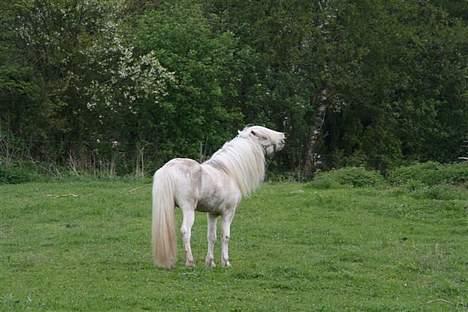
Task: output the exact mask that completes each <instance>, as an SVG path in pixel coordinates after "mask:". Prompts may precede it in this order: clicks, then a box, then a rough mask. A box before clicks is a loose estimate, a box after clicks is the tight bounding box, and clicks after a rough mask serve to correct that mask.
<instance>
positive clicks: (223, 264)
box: [221, 261, 231, 268]
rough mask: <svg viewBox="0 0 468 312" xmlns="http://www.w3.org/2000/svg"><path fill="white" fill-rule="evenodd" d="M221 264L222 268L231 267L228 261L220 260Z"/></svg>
mask: <svg viewBox="0 0 468 312" xmlns="http://www.w3.org/2000/svg"><path fill="white" fill-rule="evenodd" d="M221 266H222V267H223V268H230V267H231V263H230V262H229V261H221Z"/></svg>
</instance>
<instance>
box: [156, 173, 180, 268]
mask: <svg viewBox="0 0 468 312" xmlns="http://www.w3.org/2000/svg"><path fill="white" fill-rule="evenodd" d="M175 227H176V225H175V199H174V183H173V180H172V177H171V175H170V173H169V172H168V171H167V170H165V169H164V168H161V169H159V170H158V171H156V173H155V174H154V177H153V221H152V246H153V261H154V264H155V265H156V266H158V267H162V268H166V269H170V268H172V267H174V266H175V263H176V232H175Z"/></svg>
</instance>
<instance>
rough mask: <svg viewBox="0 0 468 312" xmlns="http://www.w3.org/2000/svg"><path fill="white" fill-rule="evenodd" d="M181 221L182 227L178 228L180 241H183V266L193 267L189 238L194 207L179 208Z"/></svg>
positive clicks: (193, 219)
mask: <svg viewBox="0 0 468 312" xmlns="http://www.w3.org/2000/svg"><path fill="white" fill-rule="evenodd" d="M181 209H182V214H183V220H182V226H181V227H180V232H181V233H182V239H183V241H184V249H185V265H186V266H188V267H193V266H195V262H194V260H193V255H192V248H191V247H190V237H191V235H192V226H193V222H194V221H195V210H194V207H192V206H190V205H184V206H182V207H181Z"/></svg>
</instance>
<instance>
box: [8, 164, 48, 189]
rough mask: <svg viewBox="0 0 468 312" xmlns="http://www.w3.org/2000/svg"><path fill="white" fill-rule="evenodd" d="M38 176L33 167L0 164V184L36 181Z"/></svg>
mask: <svg viewBox="0 0 468 312" xmlns="http://www.w3.org/2000/svg"><path fill="white" fill-rule="evenodd" d="M39 178H40V174H39V173H38V172H37V168H36V167H35V166H27V165H25V164H23V165H22V166H19V165H8V166H7V165H5V164H3V163H2V162H0V184H20V183H26V182H32V181H37V180H39Z"/></svg>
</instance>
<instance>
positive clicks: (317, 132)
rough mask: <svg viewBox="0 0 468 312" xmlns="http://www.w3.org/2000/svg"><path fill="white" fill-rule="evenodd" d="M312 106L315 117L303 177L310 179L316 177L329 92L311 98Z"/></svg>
mask: <svg viewBox="0 0 468 312" xmlns="http://www.w3.org/2000/svg"><path fill="white" fill-rule="evenodd" d="M311 104H312V105H314V106H316V107H317V109H316V111H315V116H314V118H313V119H312V123H311V125H310V128H309V139H308V142H307V144H306V146H307V147H306V151H305V158H304V165H303V170H302V172H303V176H304V177H305V178H310V177H312V176H313V175H314V172H315V171H316V168H317V162H318V161H319V158H320V155H318V153H317V147H318V142H319V139H320V137H321V135H322V128H323V124H324V122H325V116H326V113H327V90H326V89H323V90H322V92H320V95H319V96H317V97H311Z"/></svg>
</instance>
